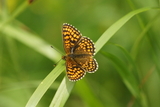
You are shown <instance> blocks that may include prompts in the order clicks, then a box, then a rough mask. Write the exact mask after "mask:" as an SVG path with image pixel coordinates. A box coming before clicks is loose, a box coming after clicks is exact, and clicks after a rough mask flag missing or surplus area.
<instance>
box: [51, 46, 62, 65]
mask: <svg viewBox="0 0 160 107" xmlns="http://www.w3.org/2000/svg"><path fill="white" fill-rule="evenodd" d="M51 48H53V49H55V50H56V51H57V52H59V53H61V54H62V52H60V51H59V50H57V49H56V48H54V47H53V46H51ZM61 60H62V59H60V60H59V61H58V62H56V64H53V66H54V67H55V66H56V65H57V64H58V63H59V62H60V61H61Z"/></svg>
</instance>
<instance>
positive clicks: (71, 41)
mask: <svg viewBox="0 0 160 107" xmlns="http://www.w3.org/2000/svg"><path fill="white" fill-rule="evenodd" d="M62 34H63V45H64V50H65V53H66V55H65V56H62V59H64V60H65V61H66V64H65V65H66V71H67V77H68V79H69V80H70V81H78V80H80V79H82V78H83V77H84V76H85V74H86V72H88V73H94V72H95V71H97V69H98V63H97V61H96V59H94V58H93V56H94V54H95V46H94V43H93V42H92V40H91V39H90V38H88V37H84V36H82V34H81V33H80V31H79V30H77V28H75V27H74V26H72V25H70V24H67V23H64V24H63V27H62Z"/></svg>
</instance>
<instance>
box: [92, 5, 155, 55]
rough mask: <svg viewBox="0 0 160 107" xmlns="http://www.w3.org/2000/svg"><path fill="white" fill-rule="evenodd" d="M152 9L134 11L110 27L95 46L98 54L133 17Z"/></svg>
mask: <svg viewBox="0 0 160 107" xmlns="http://www.w3.org/2000/svg"><path fill="white" fill-rule="evenodd" d="M150 9H152V8H151V7H146V8H141V9H137V10H134V11H132V12H130V13H128V14H127V15H125V16H124V17H122V18H121V19H119V20H118V21H117V22H115V23H114V24H113V25H112V26H111V27H109V28H108V29H107V30H106V31H105V32H104V33H103V34H102V36H101V37H100V38H99V39H98V40H97V42H96V44H95V46H96V50H97V52H98V51H99V50H100V49H101V48H102V47H103V46H104V45H105V43H106V42H107V41H108V40H109V39H110V38H111V37H112V36H113V35H114V34H115V33H116V32H117V31H118V30H119V29H120V28H121V27H122V26H123V25H124V24H125V23H126V22H127V21H128V20H129V19H131V18H132V17H133V16H135V15H136V14H138V13H141V12H145V11H147V10H150Z"/></svg>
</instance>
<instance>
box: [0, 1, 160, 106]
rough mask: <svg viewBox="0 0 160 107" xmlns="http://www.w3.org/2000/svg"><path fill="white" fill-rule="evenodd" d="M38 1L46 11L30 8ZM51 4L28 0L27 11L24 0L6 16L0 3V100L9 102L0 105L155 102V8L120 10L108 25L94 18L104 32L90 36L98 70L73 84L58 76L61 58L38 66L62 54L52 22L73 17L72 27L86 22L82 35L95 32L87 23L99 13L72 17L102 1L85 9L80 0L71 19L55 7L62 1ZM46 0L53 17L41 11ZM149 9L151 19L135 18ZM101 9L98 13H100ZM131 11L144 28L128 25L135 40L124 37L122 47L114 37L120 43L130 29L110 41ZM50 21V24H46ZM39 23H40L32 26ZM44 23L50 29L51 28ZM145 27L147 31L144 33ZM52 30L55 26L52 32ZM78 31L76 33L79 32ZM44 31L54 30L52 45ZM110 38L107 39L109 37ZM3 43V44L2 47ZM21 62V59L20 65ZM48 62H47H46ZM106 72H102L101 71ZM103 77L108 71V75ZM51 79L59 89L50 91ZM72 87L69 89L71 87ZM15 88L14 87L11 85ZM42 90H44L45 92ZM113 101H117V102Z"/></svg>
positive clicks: (89, 104) (138, 104)
mask: <svg viewBox="0 0 160 107" xmlns="http://www.w3.org/2000/svg"><path fill="white" fill-rule="evenodd" d="M115 2H116V1H115ZM43 3H44V5H43V6H44V7H45V6H46V7H47V8H45V9H46V10H45V11H46V13H45V12H44V11H42V15H41V13H38V12H39V11H41V9H40V10H39V11H35V10H36V7H38V6H39V5H40V4H41V5H42V4H43ZM45 3H46V4H45ZM54 3H56V4H57V5H55V4H54ZM54 3H53V4H52V3H49V2H48V3H47V2H44V1H38V0H37V2H35V4H34V2H33V7H30V10H28V9H27V8H29V6H32V4H30V5H29V4H28V3H27V2H24V3H22V4H19V7H17V8H16V9H15V10H14V11H13V13H12V14H11V15H8V14H7V11H8V9H7V7H5V5H6V4H3V6H2V7H3V9H4V10H5V9H6V10H5V11H2V12H1V13H2V14H1V21H0V31H1V37H0V41H1V43H0V46H1V47H2V49H1V51H0V63H1V65H0V66H1V67H0V75H1V76H0V77H1V80H2V81H1V87H0V95H1V97H0V102H10V103H1V105H0V106H13V105H14V106H16V107H21V106H26V107H35V106H38V107H41V106H42V107H43V106H50V107H62V106H66V107H68V106H69V107H70V106H72V107H74V106H75V105H76V106H77V107H78V106H80V107H81V106H85V107H86V106H89V107H97V106H98V107H103V106H110V107H121V106H122V107H123V106H127V107H150V106H151V107H155V106H157V107H158V106H160V103H159V101H157V100H156V99H159V93H158V92H159V91H158V90H159V89H160V85H159V80H160V78H159V76H160V75H159V74H160V71H159V69H160V66H159V60H158V59H159V53H160V50H159V49H160V48H159V46H160V44H159V40H158V38H159V37H157V36H156V35H157V34H158V33H157V32H158V31H157V28H156V27H153V25H155V23H156V24H157V23H158V24H159V20H158V19H159V12H157V11H159V9H160V8H158V7H156V8H155V7H153V6H152V7H151V6H150V7H148V6H147V7H143V8H139V9H134V10H130V11H128V12H126V11H125V9H124V12H125V14H126V15H124V14H123V17H122V18H120V17H119V19H118V18H117V21H116V20H114V21H113V22H114V23H113V24H111V25H107V23H106V24H105V23H103V24H102V22H101V20H99V19H97V22H98V21H99V22H101V23H100V24H101V26H99V28H98V29H100V31H101V28H102V29H103V32H104V33H102V35H101V36H97V37H93V39H94V40H96V39H97V41H96V43H95V46H96V50H97V51H96V52H97V53H96V54H97V55H96V57H97V60H98V62H99V66H100V68H99V70H98V71H97V72H96V73H95V74H90V75H89V74H87V76H86V77H85V78H84V79H83V80H80V81H78V82H76V83H75V82H70V81H68V78H67V77H66V76H65V74H62V72H63V71H64V70H65V64H64V61H63V60H61V61H60V62H59V63H57V65H56V67H55V68H54V69H53V70H52V71H51V72H50V70H49V69H47V70H46V69H45V68H43V67H45V66H46V67H48V64H50V63H49V62H48V60H47V59H49V60H50V61H54V62H57V61H58V60H60V59H61V56H62V54H61V52H60V51H59V50H58V48H59V45H58V44H60V42H58V40H60V39H59V38H61V36H59V35H58V36H57V34H60V27H59V26H58V24H57V23H61V22H63V21H64V20H65V21H66V20H67V21H68V23H69V22H72V21H70V20H75V22H74V23H75V24H74V26H76V27H77V25H78V24H79V22H81V25H82V26H85V25H86V26H85V28H87V31H85V33H86V34H87V32H93V35H94V33H95V34H96V33H97V32H98V31H99V30H97V28H94V27H92V26H95V25H94V24H95V23H96V17H100V16H101V15H100V14H96V15H97V16H96V17H94V18H93V20H91V21H89V22H88V24H86V22H85V21H87V20H85V18H87V19H91V17H90V16H87V14H88V13H90V14H93V13H92V11H88V13H87V12H86V16H85V17H84V18H82V19H81V20H80V19H77V20H76V18H77V17H80V16H79V14H83V12H84V11H83V9H85V8H92V6H93V7H94V6H98V7H99V9H103V8H104V6H103V3H102V4H101V3H100V2H97V3H95V4H93V5H92V6H91V7H90V6H87V7H85V5H84V4H83V3H85V2H83V1H82V2H80V5H82V6H84V7H83V8H80V7H79V8H78V10H77V11H78V12H79V14H75V17H69V16H68V14H70V13H73V10H72V9H68V10H66V12H64V11H62V10H61V8H60V7H61V6H64V5H63V3H66V2H64V1H57V2H54ZM72 3H73V4H75V6H76V5H77V4H76V2H72ZM51 4H52V5H53V6H54V7H55V8H56V9H57V10H56V9H55V10H54V11H56V12H57V13H56V12H55V14H53V15H50V14H49V13H47V12H49V11H52V9H50V8H49V7H50V6H51ZM88 4H90V3H88ZM67 5H70V4H69V3H68V4H66V7H67ZM124 5H125V4H124ZM130 5H131V4H130ZM132 5H133V4H132ZM72 6H73V7H72ZM72 6H71V7H72V8H75V7H74V5H72ZM66 7H65V6H64V7H63V8H64V10H65V9H66ZM101 7H102V8H101ZM113 7H114V6H113ZM93 9H95V8H93ZM93 9H92V10H93ZM82 11H83V12H82ZM93 11H95V13H96V11H98V10H93ZM99 11H100V10H99ZM105 11H106V10H104V13H105ZM149 11H153V12H155V13H154V15H152V17H153V18H152V19H151V20H149V21H147V23H145V24H144V22H145V21H146V20H148V19H146V18H145V17H144V16H145V15H144V16H143V15H142V16H139V14H140V13H143V12H145V13H147V12H149ZM28 12H33V13H28ZM34 12H37V14H35V13H34ZM81 12H82V13H81ZM104 13H102V16H103V14H104ZM26 14H31V16H27V15H26ZM44 14H45V15H46V16H45V15H44ZM143 14H144V13H143ZM32 15H33V17H32ZM58 15H59V16H61V17H60V18H57V17H59V16H58ZM65 15H66V17H67V16H68V17H69V19H66V18H63V16H65ZM98 15H100V16H98ZM111 15H112V14H111ZM136 15H138V17H137V19H138V20H141V21H138V22H136V24H137V25H139V26H144V27H141V29H142V30H140V29H139V28H136V27H134V26H135V25H134V26H130V27H131V28H132V32H133V34H134V33H135V32H137V31H139V35H138V36H136V37H134V38H136V39H135V40H130V41H131V42H133V43H131V44H129V43H128V44H127V42H126V43H125V46H123V45H124V44H123V42H121V43H120V42H119V41H123V39H125V38H127V36H130V32H129V31H128V30H125V31H124V32H126V33H124V34H127V36H124V37H121V40H120V39H115V40H114V35H117V33H118V32H119V30H121V29H123V27H125V24H127V23H128V22H130V21H133V20H132V19H131V18H134V17H135V16H136ZM40 16H41V17H40ZM49 16H52V17H53V20H54V19H57V20H58V22H57V21H56V20H54V21H53V22H54V23H53V22H52V21H51V20H50V17H49ZM29 17H32V18H29ZM39 17H40V18H39ZM34 18H35V19H34ZM43 18H44V20H43ZM47 19H48V20H47ZM113 19H114V18H113ZM32 20H34V21H35V22H36V20H39V22H38V21H37V23H30V21H32ZM46 20H47V21H46ZM102 20H103V21H105V18H102ZM34 21H32V22H34ZM44 21H45V23H44ZM83 22H84V23H83ZM24 23H25V24H27V25H28V26H30V28H31V29H35V30H36V32H38V33H37V34H36V33H35V32H33V31H30V30H28V28H27V27H26V26H25V25H24ZM46 23H48V24H46ZM50 23H53V24H51V25H50ZM134 23H135V22H133V23H132V24H134ZM39 24H40V26H38V25H39ZM76 24H77V25H76ZM89 24H90V25H89ZM56 25H57V26H56ZM104 25H106V26H110V27H108V28H107V27H106V26H105V27H103V26H104ZM42 26H48V27H46V28H45V29H44V31H43V30H42V28H43V27H42ZM53 26H54V27H53ZM79 26H80V25H79ZM41 27H42V28H41ZM50 27H53V31H52V29H51V28H50ZM152 27H153V28H152ZM77 28H78V29H79V28H81V29H83V27H77ZM91 28H92V29H91ZM151 28H152V30H151V31H150V29H151ZM40 29H41V30H40ZM57 29H59V30H58V31H57ZM81 29H80V31H81V32H82V30H81ZM126 29H127V28H126ZM94 31H95V32H94ZM48 32H50V33H51V32H54V33H55V34H54V35H55V36H54V37H53V38H52V40H53V41H54V42H53V44H54V45H53V47H54V48H53V49H52V48H51V47H50V46H51V43H49V42H50V38H47V37H45V36H47V34H48V35H50V33H48ZM82 34H83V33H82ZM40 35H45V36H44V37H41V36H40ZM151 35H152V36H151ZM85 36H86V35H85ZM112 37H113V39H111V38H112ZM132 38H133V37H132ZM45 39H46V40H45ZM110 39H111V40H110ZM146 39H147V40H146ZM110 41H111V42H112V44H111V45H110V46H109V45H107V43H108V42H110ZM6 44H7V45H8V46H6ZM27 47H29V49H26V48H27ZM126 47H131V48H130V49H127V48H126ZM28 50H29V51H28ZM57 50H58V51H57ZM32 51H34V52H32ZM130 51H131V52H130ZM59 52H60V53H59ZM142 52H143V53H142ZM147 52H148V53H147ZM141 53H142V54H141ZM28 54H29V55H30V56H29V55H28ZM98 54H99V55H98ZM21 55H24V56H21ZM42 57H44V58H42ZM98 58H100V59H98ZM41 60H42V62H41ZM24 61H26V63H25V62H24ZM30 61H31V62H30ZM21 62H22V63H21ZM37 62H39V63H37ZM40 62H41V63H40ZM45 62H47V63H45ZM36 63H37V64H36ZM39 64H40V65H39ZM53 64H54V63H53ZM50 65H51V66H52V64H50ZM108 65H111V66H108ZM8 66H9V67H8ZM106 67H108V68H106ZM40 68H41V69H40ZM106 70H107V72H108V73H105V72H106ZM4 71H5V72H4ZM10 71H13V72H10ZM44 72H45V75H46V76H44V74H43V73H44ZM49 72H50V73H49ZM109 72H110V73H109ZM112 72H113V74H112ZM95 75H97V76H95ZM107 75H111V76H113V77H111V76H107ZM8 77H9V78H8ZM63 77H64V78H63ZM114 77H118V78H114ZM39 78H40V80H41V82H40V83H35V84H33V83H34V80H39ZM62 78H63V80H62ZM86 78H87V79H86ZM31 80H33V81H31ZM107 80H108V81H107ZM22 81H29V82H30V84H33V85H32V87H30V86H29V85H28V84H27V83H25V82H24V84H23V85H22V83H21V82H22ZM153 81H155V82H153ZM57 82H58V84H59V87H57V88H54V89H52V88H51V85H53V86H54V85H56V86H57ZM13 83H16V85H13V86H12V85H11V86H9V87H8V85H10V84H13ZM153 83H154V84H153ZM6 84H8V85H6ZM75 84H76V85H75ZM74 86H75V88H74V89H73V87H74ZM15 87H18V88H17V89H15ZM150 87H152V88H150ZM49 89H52V92H48V91H47V90H49ZM14 92H15V93H18V92H19V93H18V94H17V96H19V98H17V97H16V95H14V94H13V93H14ZM53 92H55V93H53ZM47 93H50V94H49V95H47ZM121 94H122V95H121ZM23 95H24V96H23ZM153 95H154V96H153ZM69 96H70V98H69ZM47 98H49V99H47ZM52 98H53V99H52ZM68 98H69V101H68ZM118 99H119V100H122V101H118ZM154 99H155V100H154ZM19 100H21V103H19V102H18V101H19ZM66 102H67V103H66Z"/></svg>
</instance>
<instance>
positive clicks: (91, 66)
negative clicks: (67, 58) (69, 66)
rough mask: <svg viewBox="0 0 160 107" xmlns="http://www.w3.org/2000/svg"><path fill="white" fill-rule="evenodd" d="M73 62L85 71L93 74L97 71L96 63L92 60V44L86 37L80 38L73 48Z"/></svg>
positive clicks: (93, 51)
mask: <svg viewBox="0 0 160 107" xmlns="http://www.w3.org/2000/svg"><path fill="white" fill-rule="evenodd" d="M73 53H74V55H76V56H78V57H75V58H74V60H75V62H77V63H78V65H80V66H81V67H82V68H83V69H85V71H87V72H89V73H93V72H95V71H96V70H97V69H98V63H97V61H96V60H95V59H94V58H92V57H93V56H94V54H95V47H94V43H93V42H92V40H91V39H89V38H87V37H82V38H81V40H80V42H79V43H78V44H77V45H76V46H75V49H74V51H73Z"/></svg>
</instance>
